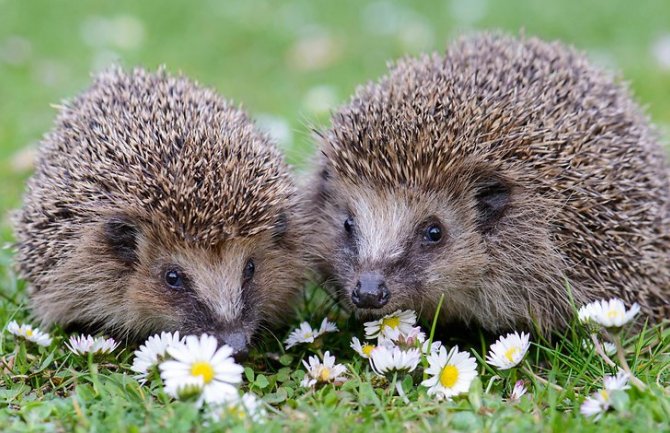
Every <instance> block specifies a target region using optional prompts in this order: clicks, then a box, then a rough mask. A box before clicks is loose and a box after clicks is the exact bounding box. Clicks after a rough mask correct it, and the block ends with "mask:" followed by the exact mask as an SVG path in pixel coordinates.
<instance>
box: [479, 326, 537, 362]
mask: <svg viewBox="0 0 670 433" xmlns="http://www.w3.org/2000/svg"><path fill="white" fill-rule="evenodd" d="M529 338H530V334H525V333H523V332H522V333H521V335H519V333H518V332H515V333H513V334H507V335H506V336H504V337H500V338H499V339H498V341H496V342H495V343H494V344H493V345H492V346H491V348H490V350H489V353H488V355H487V356H486V362H487V363H489V364H491V365H493V366H495V367H497V368H498V369H500V370H508V369H510V368H512V367H514V366H516V365H518V364H519V363H520V362H521V360H522V359H523V357H524V356H526V352H527V351H528V348H529V347H530V341H529Z"/></svg>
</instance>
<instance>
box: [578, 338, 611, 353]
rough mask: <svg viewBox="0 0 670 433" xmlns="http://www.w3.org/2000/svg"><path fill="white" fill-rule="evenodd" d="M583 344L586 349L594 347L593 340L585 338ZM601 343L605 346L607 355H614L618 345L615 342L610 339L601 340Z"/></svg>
mask: <svg viewBox="0 0 670 433" xmlns="http://www.w3.org/2000/svg"><path fill="white" fill-rule="evenodd" d="M582 345H583V347H584V348H585V349H589V350H590V349H592V348H593V341H591V340H589V339H584V341H583V343H582ZM600 345H601V346H602V347H603V350H604V351H605V354H606V355H609V356H612V355H615V354H616V345H615V344H614V343H610V342H609V341H601V342H600Z"/></svg>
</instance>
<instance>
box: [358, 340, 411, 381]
mask: <svg viewBox="0 0 670 433" xmlns="http://www.w3.org/2000/svg"><path fill="white" fill-rule="evenodd" d="M420 360H421V352H419V349H407V350H402V349H401V348H399V347H388V346H383V345H380V346H377V347H376V348H375V349H373V350H372V352H371V353H370V366H371V367H372V370H374V372H375V373H377V374H378V375H380V376H384V375H386V374H388V373H393V372H404V373H409V372H412V371H414V370H415V369H416V366H417V365H419V361H420Z"/></svg>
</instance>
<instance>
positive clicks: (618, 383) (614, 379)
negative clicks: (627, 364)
mask: <svg viewBox="0 0 670 433" xmlns="http://www.w3.org/2000/svg"><path fill="white" fill-rule="evenodd" d="M629 379H630V376H629V375H628V373H626V372H625V371H623V370H619V372H618V373H617V374H616V376H610V375H607V376H605V377H604V378H603V385H604V387H605V389H606V390H608V391H617V390H626V389H628V388H630V385H629V384H628V380H629Z"/></svg>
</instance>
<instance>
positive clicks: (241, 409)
mask: <svg viewBox="0 0 670 433" xmlns="http://www.w3.org/2000/svg"><path fill="white" fill-rule="evenodd" d="M266 416H267V411H266V410H265V408H264V407H263V402H262V401H261V400H259V399H258V397H256V396H255V395H253V394H251V393H246V394H244V395H242V397H239V398H234V399H232V400H230V401H227V402H225V403H223V404H216V405H213V406H212V407H211V410H210V411H209V418H210V419H212V420H213V421H222V420H224V419H227V418H231V417H232V418H235V419H238V420H241V421H243V420H247V419H248V420H251V421H252V422H255V423H256V424H263V423H264V422H265V418H266Z"/></svg>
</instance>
